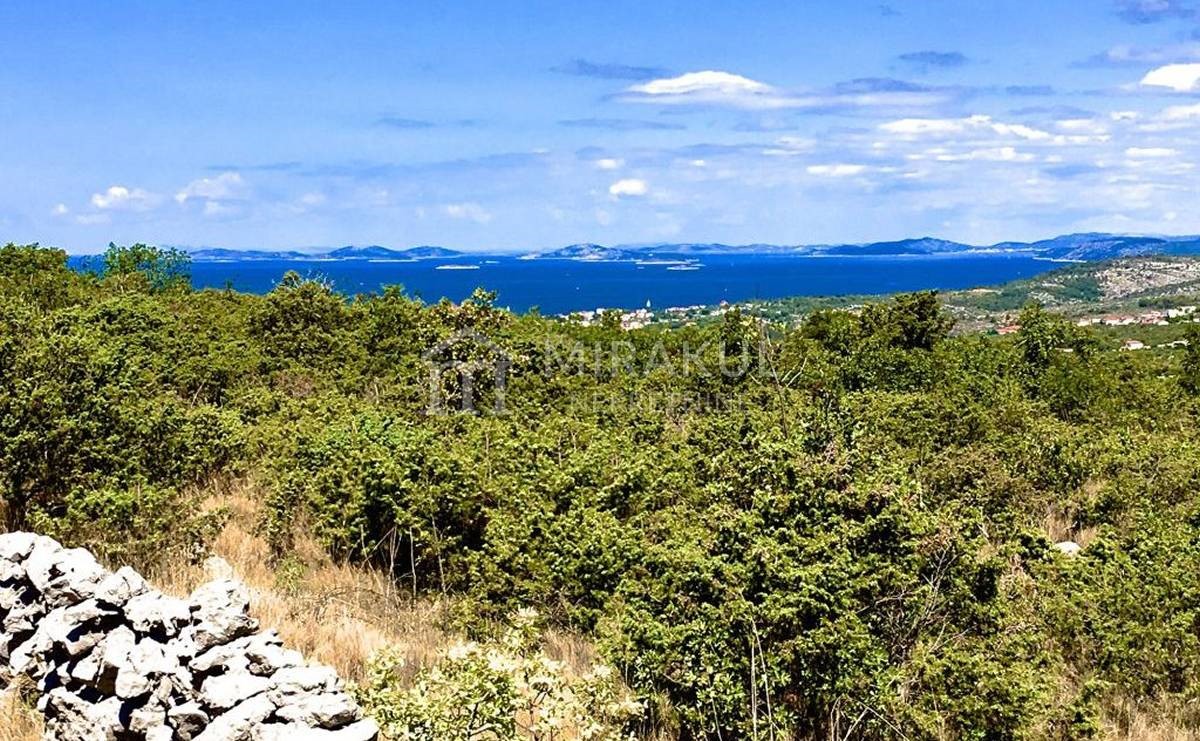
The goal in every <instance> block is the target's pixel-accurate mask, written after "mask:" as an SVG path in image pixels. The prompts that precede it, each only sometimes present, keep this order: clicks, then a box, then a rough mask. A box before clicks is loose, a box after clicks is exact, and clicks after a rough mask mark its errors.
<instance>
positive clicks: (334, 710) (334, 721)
mask: <svg viewBox="0 0 1200 741" xmlns="http://www.w3.org/2000/svg"><path fill="white" fill-rule="evenodd" d="M275 714H276V715H278V716H279V717H280V718H282V719H283V720H287V721H291V722H293V723H300V724H303V725H306V726H308V727H310V728H327V729H335V728H341V727H343V726H345V725H348V724H350V723H353V722H354V721H356V720H358V719H359V718H361V717H362V716H361V714H360V713H359V710H358V706H357V705H355V704H354V702H353V701H351V700H350V698H349V697H347V696H346V695H345V694H344V693H341V692H337V693H322V694H318V695H309V696H307V697H298V698H296V699H295V700H294V701H293V702H291V703H290V704H288V705H284V706H283V707H281V708H279V710H278V711H276V713H275Z"/></svg>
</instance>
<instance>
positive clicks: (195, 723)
mask: <svg viewBox="0 0 1200 741" xmlns="http://www.w3.org/2000/svg"><path fill="white" fill-rule="evenodd" d="M167 723H168V724H169V725H170V726H171V727H172V728H174V729H175V735H176V736H178V737H179V738H181V739H183V741H189V739H191V738H193V737H194V736H196V735H198V734H199V733H200V732H201V731H203V730H204V727H205V726H207V725H208V714H207V713H205V712H204V708H202V707H200V703H198V702H196V701H195V700H190V701H188V702H185V703H183V704H180V705H176V706H175V707H173V708H171V709H170V710H168V711H167Z"/></svg>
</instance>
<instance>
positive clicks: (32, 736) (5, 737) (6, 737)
mask: <svg viewBox="0 0 1200 741" xmlns="http://www.w3.org/2000/svg"><path fill="white" fill-rule="evenodd" d="M41 738H42V720H41V718H40V717H39V716H38V714H37V712H36V711H35V710H34V709H33V708H31V707H30V706H29V705H28V703H26V702H25V701H24V699H23V698H22V697H21V692H20V691H19V688H18V687H10V688H9V689H7V690H4V691H0V741H40V739H41Z"/></svg>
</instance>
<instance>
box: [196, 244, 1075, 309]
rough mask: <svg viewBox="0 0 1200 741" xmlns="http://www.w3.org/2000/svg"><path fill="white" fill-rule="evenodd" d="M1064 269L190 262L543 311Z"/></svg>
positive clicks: (778, 263) (231, 280) (962, 261)
mask: <svg viewBox="0 0 1200 741" xmlns="http://www.w3.org/2000/svg"><path fill="white" fill-rule="evenodd" d="M1055 267H1060V266H1059V265H1056V264H1055V263H1053V262H1050V261H1047V260H1044V259H1038V258H1035V257H1032V256H1030V255H1027V254H988V253H983V254H979V253H973V254H965V255H964V254H956V255H919V256H855V257H819V256H801V255H703V256H687V257H680V258H679V259H678V260H671V259H667V260H642V261H636V262H635V261H586V260H569V259H548V258H537V259H521V258H517V257H493V256H466V257H457V258H451V259H426V260H407V261H402V260H394V261H389V260H381V261H375V260H330V259H324V260H322V259H313V260H307V259H303V260H301V259H289V260H233V261H222V262H195V263H193V264H192V285H193V286H195V287H196V288H218V289H221V288H232V289H234V290H238V291H245V292H251V293H266V292H268V291H270V290H271V289H272V288H273V287H274V286H275V284H276V283H277V282H278V281H279V279H280V278H281V277H282V276H283V275H284V273H286V272H288V271H296V272H297V273H299V274H301V275H303V276H305V277H310V278H319V279H322V280H326V281H328V282H329V283H331V284H332V285H333V286H334V287H335V288H336V289H337V290H338V291H340V292H342V293H344V294H347V295H355V294H361V293H373V292H378V291H380V290H381V289H382V288H383V287H384V286H388V285H401V286H403V287H404V289H405V291H406V292H407V293H408V294H409V295H412V296H415V297H418V298H421V299H423V300H425V301H429V302H433V301H437V300H439V299H441V298H443V297H444V298H448V299H450V300H452V301H460V300H462V299H464V298H466V297H467V296H469V295H470V294H471V292H472V291H473V290H474V289H475V288H477V287H482V288H485V289H487V290H490V291H495V292H496V293H497V301H496V303H497V305H499V306H504V307H508V308H510V309H512V310H514V311H519V312H524V311H528V310H530V309H533V308H537V309H538V310H539V311H541V312H542V313H543V314H563V313H568V312H573V311H584V310H588V309H596V308H600V307H604V308H622V309H636V308H644V307H646V306H647V305H649V306H650V307H652V308H667V307H671V306H693V305H697V304H717V303H720V302H722V301H728V302H730V303H734V302H743V301H752V300H756V299H772V298H783V297H787V296H837V295H848V294H884V293H895V292H898V291H914V290H922V289H932V288H936V289H943V290H951V289H960V288H973V287H979V286H987V285H994V284H997V283H1004V282H1006V281H1010V280H1014V279H1017V278H1027V277H1030V276H1033V275H1037V274H1039V273H1043V272H1046V271H1049V270H1052V269H1054V268H1055Z"/></svg>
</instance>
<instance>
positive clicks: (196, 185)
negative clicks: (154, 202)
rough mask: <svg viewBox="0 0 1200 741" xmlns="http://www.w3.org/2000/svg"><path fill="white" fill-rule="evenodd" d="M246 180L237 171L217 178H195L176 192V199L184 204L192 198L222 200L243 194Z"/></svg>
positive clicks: (224, 173) (225, 173)
mask: <svg viewBox="0 0 1200 741" xmlns="http://www.w3.org/2000/svg"><path fill="white" fill-rule="evenodd" d="M244 185H245V182H244V181H243V180H242V176H241V175H239V174H238V173H236V172H223V173H221V174H220V175H218V176H216V177H215V178H200V179H199V180H193V181H192V182H190V183H188V184H187V185H185V186H184V187H183V190H181V191H179V192H178V193H176V194H175V201H176V202H177V203H180V204H183V203H187V202H188V200H189V199H192V198H204V199H208V200H220V199H228V198H236V197H238V195H240V194H241V192H242V189H243V186H244Z"/></svg>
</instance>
